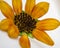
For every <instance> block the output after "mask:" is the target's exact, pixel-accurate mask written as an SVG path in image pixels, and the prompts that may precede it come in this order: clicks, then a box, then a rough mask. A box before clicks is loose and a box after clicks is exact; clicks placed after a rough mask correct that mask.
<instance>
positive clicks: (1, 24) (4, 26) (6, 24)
mask: <svg viewBox="0 0 60 48" xmlns="http://www.w3.org/2000/svg"><path fill="white" fill-rule="evenodd" d="M10 26H11V22H10V20H9V19H4V20H2V21H1V22H0V30H3V31H7V30H8V28H9V27H10Z"/></svg>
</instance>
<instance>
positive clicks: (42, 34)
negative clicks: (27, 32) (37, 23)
mask: <svg viewBox="0 0 60 48" xmlns="http://www.w3.org/2000/svg"><path fill="white" fill-rule="evenodd" d="M32 34H33V36H34V37H35V38H36V39H37V40H39V41H41V42H43V43H45V44H47V45H50V46H52V45H54V42H53V41H52V39H51V38H50V37H49V36H48V34H47V33H45V32H44V31H40V30H38V29H34V30H33V32H32Z"/></svg>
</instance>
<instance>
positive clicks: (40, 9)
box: [32, 2, 49, 19]
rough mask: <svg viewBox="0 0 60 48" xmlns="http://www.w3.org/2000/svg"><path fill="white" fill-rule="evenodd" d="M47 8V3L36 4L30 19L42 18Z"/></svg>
mask: <svg viewBox="0 0 60 48" xmlns="http://www.w3.org/2000/svg"><path fill="white" fill-rule="evenodd" d="M48 8H49V3H47V2H40V3H38V4H37V5H35V7H34V8H33V11H32V17H33V18H35V19H36V18H39V17H41V16H43V15H44V14H46V13H47V11H48Z"/></svg>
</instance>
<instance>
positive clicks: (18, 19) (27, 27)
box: [14, 12, 36, 33]
mask: <svg viewBox="0 0 60 48" xmlns="http://www.w3.org/2000/svg"><path fill="white" fill-rule="evenodd" d="M14 24H15V25H16V26H17V27H18V29H19V31H20V32H23V31H24V32H26V33H29V32H31V31H32V30H33V29H34V28H35V27H36V21H35V19H33V18H32V17H31V15H29V14H27V13H25V12H22V13H20V14H19V15H16V16H15V17H14Z"/></svg>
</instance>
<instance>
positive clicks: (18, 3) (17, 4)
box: [12, 0, 22, 14]
mask: <svg viewBox="0 0 60 48" xmlns="http://www.w3.org/2000/svg"><path fill="white" fill-rule="evenodd" d="M12 5H13V9H14V11H15V13H16V14H20V13H21V12H22V0H12Z"/></svg>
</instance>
